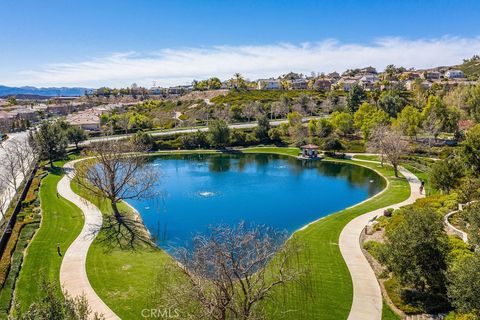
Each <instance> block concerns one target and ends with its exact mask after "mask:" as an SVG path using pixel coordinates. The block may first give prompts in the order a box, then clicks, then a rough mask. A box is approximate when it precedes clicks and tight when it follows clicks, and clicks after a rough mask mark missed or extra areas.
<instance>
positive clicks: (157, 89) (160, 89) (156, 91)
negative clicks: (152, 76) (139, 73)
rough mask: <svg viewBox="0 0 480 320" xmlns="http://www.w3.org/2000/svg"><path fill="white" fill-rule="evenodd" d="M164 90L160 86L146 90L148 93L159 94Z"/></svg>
mask: <svg viewBox="0 0 480 320" xmlns="http://www.w3.org/2000/svg"><path fill="white" fill-rule="evenodd" d="M164 91H165V89H164V88H162V87H151V88H150V90H148V94H151V95H160V94H163V93H164Z"/></svg>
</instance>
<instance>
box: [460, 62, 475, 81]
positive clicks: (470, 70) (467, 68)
mask: <svg viewBox="0 0 480 320" xmlns="http://www.w3.org/2000/svg"><path fill="white" fill-rule="evenodd" d="M457 67H458V69H460V70H462V71H463V72H464V73H465V75H466V76H467V77H469V78H472V79H475V80H476V79H478V77H480V61H478V60H476V61H475V60H474V61H467V62H464V63H463V64H461V65H458V66H457Z"/></svg>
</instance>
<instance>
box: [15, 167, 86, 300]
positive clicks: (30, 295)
mask: <svg viewBox="0 0 480 320" xmlns="http://www.w3.org/2000/svg"><path fill="white" fill-rule="evenodd" d="M56 165H60V166H61V165H62V164H61V163H56ZM62 176H63V173H62V172H61V170H60V169H57V170H55V171H52V172H50V173H49V175H48V176H47V177H45V178H44V179H43V180H42V184H41V186H40V193H39V194H40V201H41V207H42V215H43V216H42V222H41V225H40V229H39V230H38V232H37V234H36V235H35V236H34V238H33V240H32V242H31V243H30V245H29V247H28V249H27V254H26V256H25V260H24V264H23V266H22V269H21V272H20V276H19V278H18V281H17V286H16V289H15V297H16V303H20V305H21V307H22V308H27V307H28V306H29V305H30V304H31V303H32V302H34V301H37V300H38V299H39V298H40V297H42V279H45V280H48V281H52V282H57V283H58V281H59V272H60V264H61V262H62V257H59V256H58V254H57V243H60V248H61V249H62V250H63V251H65V250H66V248H68V246H70V244H71V243H72V242H73V240H74V239H75V238H76V237H77V235H78V234H79V233H80V230H81V229H82V226H83V221H84V219H83V215H82V213H81V211H80V209H78V208H77V207H76V206H75V205H73V204H72V203H71V202H69V201H67V200H65V199H64V198H62V197H58V198H57V183H58V181H60V179H61V177H62ZM59 294H61V292H60V291H59Z"/></svg>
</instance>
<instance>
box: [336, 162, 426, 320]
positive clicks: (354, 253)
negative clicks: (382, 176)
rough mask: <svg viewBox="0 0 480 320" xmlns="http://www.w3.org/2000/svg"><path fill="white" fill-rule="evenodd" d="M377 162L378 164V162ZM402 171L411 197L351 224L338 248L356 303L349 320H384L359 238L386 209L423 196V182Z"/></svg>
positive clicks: (374, 277)
mask: <svg viewBox="0 0 480 320" xmlns="http://www.w3.org/2000/svg"><path fill="white" fill-rule="evenodd" d="M353 160H355V161H359V162H373V161H368V160H359V159H353ZM375 163H378V162H375ZM399 171H400V172H401V173H402V174H403V176H404V177H405V178H407V180H408V182H409V184H410V197H409V198H408V199H407V200H405V201H403V202H400V203H397V204H393V205H389V206H387V207H384V208H380V209H377V210H374V211H371V212H368V213H365V214H363V215H361V216H358V217H356V218H355V219H353V220H352V221H350V222H349V223H348V224H347V225H346V226H345V228H343V230H342V232H341V234H340V239H339V247H340V252H341V253H342V256H343V259H344V260H345V263H346V264H347V267H348V270H349V271H350V275H351V277H352V282H353V302H352V307H351V309H350V314H349V316H348V319H349V320H381V319H382V305H383V300H382V293H381V290H380V285H379V283H378V280H377V278H376V276H375V273H374V272H373V270H372V268H371V267H370V264H369V263H368V260H367V258H365V255H364V254H363V252H362V248H361V245H360V235H361V233H362V232H363V230H364V227H365V226H366V225H367V224H368V222H369V221H370V220H371V219H373V218H374V217H376V216H381V215H383V211H384V210H385V209H387V208H394V209H397V208H400V207H402V206H405V205H408V204H411V203H413V202H415V200H417V199H418V198H421V197H423V195H422V194H420V180H419V179H418V178H417V177H416V176H415V175H414V174H413V173H411V172H410V171H408V170H406V169H405V168H402V167H399Z"/></svg>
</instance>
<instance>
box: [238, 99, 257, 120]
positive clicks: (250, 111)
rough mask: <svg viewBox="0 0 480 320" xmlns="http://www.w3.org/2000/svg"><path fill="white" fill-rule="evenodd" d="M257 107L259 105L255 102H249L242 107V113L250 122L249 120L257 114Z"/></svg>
mask: <svg viewBox="0 0 480 320" xmlns="http://www.w3.org/2000/svg"><path fill="white" fill-rule="evenodd" d="M258 109H259V106H258V103H257V102H249V103H247V104H246V105H245V106H244V107H243V110H242V115H243V116H244V117H245V118H247V121H248V122H250V120H251V119H252V118H253V117H255V116H256V115H257V113H258Z"/></svg>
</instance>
